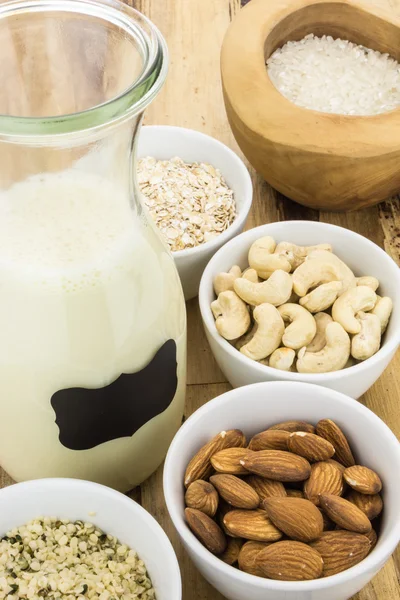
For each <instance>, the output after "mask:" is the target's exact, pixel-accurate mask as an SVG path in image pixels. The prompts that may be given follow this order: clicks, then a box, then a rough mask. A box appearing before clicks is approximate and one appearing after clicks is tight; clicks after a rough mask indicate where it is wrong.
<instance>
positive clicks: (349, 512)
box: [320, 494, 372, 533]
mask: <svg viewBox="0 0 400 600" xmlns="http://www.w3.org/2000/svg"><path fill="white" fill-rule="evenodd" d="M320 506H321V508H322V509H323V510H324V512H325V513H326V514H327V515H328V517H329V518H330V519H331V520H332V521H333V522H334V523H336V525H339V527H340V528H341V529H347V530H348V531H355V532H356V533H368V532H369V531H371V529H372V526H371V523H370V521H369V519H368V517H367V516H366V515H365V514H364V513H363V512H362V511H361V510H360V509H359V508H357V506H356V505H355V504H352V503H351V502H349V501H348V500H345V499H344V498H339V496H332V495H329V494H326V495H325V494H322V495H321V496H320Z"/></svg>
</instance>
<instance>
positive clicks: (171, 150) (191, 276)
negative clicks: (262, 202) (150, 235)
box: [137, 125, 253, 300]
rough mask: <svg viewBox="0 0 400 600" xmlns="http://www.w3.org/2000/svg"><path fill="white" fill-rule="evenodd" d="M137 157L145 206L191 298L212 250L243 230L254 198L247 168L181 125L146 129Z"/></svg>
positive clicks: (226, 150)
mask: <svg viewBox="0 0 400 600" xmlns="http://www.w3.org/2000/svg"><path fill="white" fill-rule="evenodd" d="M138 157H139V162H138V172H137V183H138V187H139V190H140V192H141V193H142V198H143V204H144V205H145V206H146V208H147V210H148V211H149V214H150V216H151V217H152V219H153V221H154V223H155V224H156V226H157V228H158V230H159V231H160V233H161V235H162V237H163V239H164V241H165V242H166V244H167V245H168V247H169V249H170V250H171V252H172V254H173V257H174V260H175V264H176V267H177V269H178V272H179V276H180V278H181V282H182V287H183V292H184V294H185V299H186V300H190V299H191V298H194V297H195V296H197V293H198V290H199V283H200V278H201V276H202V273H203V271H204V268H205V266H206V265H207V263H208V261H209V260H210V258H211V257H212V256H213V254H215V252H216V251H217V250H218V249H219V248H221V246H223V244H225V243H226V242H227V241H228V240H230V239H231V238H233V237H234V236H235V235H238V233H240V232H241V231H243V227H244V224H245V222H246V219H247V215H248V213H249V210H250V207H251V203H252V199H253V188H252V183H251V179H250V175H249V172H248V170H247V168H246V167H245V165H244V163H243V161H242V160H241V159H240V158H239V156H238V155H237V154H235V152H233V151H232V150H231V149H230V148H228V146H225V144H222V143H221V142H220V141H218V140H216V139H214V138H212V137H210V136H208V135H205V134H204V133H201V132H200V131H194V130H193V129H185V128H183V127H172V126H163V125H151V126H146V127H143V128H142V130H141V132H140V137H139V144H138Z"/></svg>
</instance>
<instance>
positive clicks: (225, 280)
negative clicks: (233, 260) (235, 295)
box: [214, 265, 242, 296]
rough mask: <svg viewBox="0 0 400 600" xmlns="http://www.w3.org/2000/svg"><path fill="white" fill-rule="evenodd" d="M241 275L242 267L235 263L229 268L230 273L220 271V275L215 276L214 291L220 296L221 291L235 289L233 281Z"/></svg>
mask: <svg viewBox="0 0 400 600" xmlns="http://www.w3.org/2000/svg"><path fill="white" fill-rule="evenodd" d="M241 276H242V269H241V268H240V267H238V266H237V265H234V266H233V267H232V268H231V269H229V271H228V273H218V275H216V276H215V277H214V291H215V293H216V295H217V296H219V295H220V293H221V292H226V291H227V290H233V282H234V281H235V279H237V278H238V277H241Z"/></svg>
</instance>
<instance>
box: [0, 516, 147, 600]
mask: <svg viewBox="0 0 400 600" xmlns="http://www.w3.org/2000/svg"><path fill="white" fill-rule="evenodd" d="M0 598H7V600H25V599H32V600H42V599H43V598H46V599H47V600H70V599H71V600H76V599H78V600H85V599H86V598H90V599H92V600H156V595H155V591H154V589H153V586H152V583H151V581H150V578H149V576H148V574H147V570H146V566H145V565H144V563H143V561H142V560H140V559H139V557H138V555H137V554H136V553H135V552H134V551H133V550H131V549H130V548H128V546H126V545H125V544H121V543H120V542H119V541H118V540H117V539H116V538H115V537H113V536H112V535H107V534H105V533H103V532H102V531H101V530H100V529H99V528H98V527H96V526H95V525H92V524H91V523H83V522H82V521H76V522H74V523H71V522H70V521H68V520H58V519H55V518H48V517H46V518H40V519H36V520H34V521H31V522H30V523H28V524H27V525H23V526H22V527H18V528H15V529H13V530H12V531H10V532H9V533H8V534H7V535H5V536H4V537H3V538H2V539H1V540H0Z"/></svg>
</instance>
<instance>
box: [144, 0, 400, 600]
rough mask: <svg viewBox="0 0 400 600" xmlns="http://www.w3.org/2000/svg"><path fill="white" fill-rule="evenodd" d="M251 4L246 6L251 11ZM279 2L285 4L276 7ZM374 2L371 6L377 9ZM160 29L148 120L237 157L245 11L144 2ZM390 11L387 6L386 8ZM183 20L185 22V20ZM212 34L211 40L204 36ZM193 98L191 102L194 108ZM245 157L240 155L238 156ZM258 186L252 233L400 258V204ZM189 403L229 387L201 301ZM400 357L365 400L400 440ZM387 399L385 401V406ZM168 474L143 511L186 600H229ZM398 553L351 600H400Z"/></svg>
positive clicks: (184, 0) (177, 1)
mask: <svg viewBox="0 0 400 600" xmlns="http://www.w3.org/2000/svg"><path fill="white" fill-rule="evenodd" d="M247 1H248V0H243V2H242V4H246V3H247ZM277 1H279V0H277ZM372 1H373V0H366V2H370V3H372ZM386 3H387V5H388V7H390V6H391V7H392V9H393V8H396V9H399V8H400V0H386ZM137 4H138V6H139V8H142V9H144V11H145V12H146V13H147V14H148V15H149V16H150V17H151V18H152V19H153V20H154V21H155V22H156V23H158V25H159V26H160V28H161V30H162V31H163V33H164V34H165V36H166V38H167V41H168V45H169V47H170V51H171V55H172V57H173V60H172V65H171V71H170V74H169V79H168V82H167V85H166V87H165V89H164V91H163V92H162V96H161V97H160V99H159V100H157V101H156V102H155V103H154V105H153V107H151V109H150V111H149V112H148V115H147V122H154V123H168V124H175V125H184V126H188V127H191V128H194V129H200V130H202V131H205V132H206V133H209V134H211V135H213V136H215V137H217V138H218V139H220V140H221V141H223V142H225V143H227V144H228V145H230V146H231V147H232V148H233V149H234V150H236V151H237V152H238V148H237V145H236V143H235V141H234V140H233V138H232V135H231V133H230V131H229V127H228V124H227V121H226V117H225V112H224V109H223V105H222V98H221V93H220V77H219V48H220V45H221V42H222V38H223V34H224V31H225V28H226V27H227V25H228V21H229V19H231V18H232V17H233V16H234V14H236V12H237V11H238V10H239V1H235V0H234V1H232V0H217V1H215V0H201V1H200V2H199V1H198V0H167V1H166V2H163V3H160V2H157V0H143V1H142V2H138V3H137ZM382 4H383V2H382ZM183 14H184V23H183V22H182V15H183ZM205 32H206V33H205ZM187 98H190V101H189V102H188V101H187ZM238 153H239V154H240V152H238ZM250 172H251V175H252V180H253V185H254V201H253V207H252V210H251V213H250V215H249V219H248V222H247V226H246V228H250V227H255V226H257V225H261V224H263V223H268V222H273V221H277V220H283V219H309V220H319V219H320V220H321V221H326V222H330V223H335V224H338V225H341V226H344V227H348V228H349V229H352V230H354V231H357V232H359V233H361V234H362V235H365V236H366V237H368V238H369V239H372V240H373V241H374V242H376V243H378V244H379V245H381V246H383V247H385V249H386V250H387V251H388V252H389V253H390V254H391V255H392V256H393V258H395V259H396V258H397V259H399V258H400V248H399V246H398V245H397V243H398V241H399V240H398V238H396V234H397V235H398V233H399V231H400V228H399V226H400V209H399V201H398V199H397V200H391V201H388V202H386V203H384V204H382V205H381V206H380V207H373V208H371V209H368V210H367V211H359V212H358V213H351V214H347V215H343V214H333V213H323V214H319V213H318V212H317V211H314V210H311V209H307V208H305V207H301V206H299V205H297V204H295V203H294V202H292V201H290V200H288V199H286V198H283V197H282V196H281V195H280V194H278V193H276V192H275V191H274V190H272V189H271V188H270V187H269V186H268V185H267V184H266V183H265V182H264V181H262V180H261V179H260V178H259V177H258V176H257V175H256V174H255V173H254V172H253V171H252V170H250ZM188 331H189V337H188V341H189V345H188V354H189V357H188V382H189V383H191V384H204V383H208V384H210V385H191V386H190V387H189V388H188V400H187V409H186V414H187V415H189V414H191V413H192V412H193V411H194V410H195V409H196V408H198V407H199V406H201V405H202V404H203V403H204V402H205V401H207V400H208V399H210V398H212V397H214V396H215V395H218V394H219V393H222V392H223V391H225V389H228V386H227V385H226V384H225V385H224V384H221V383H220V382H221V381H223V376H222V374H221V372H220V371H219V369H218V368H217V367H216V365H215V362H214V360H213V358H212V356H211V353H210V351H209V349H208V345H207V341H206V340H205V337H204V333H203V331H202V325H201V324H200V316H199V313H198V308H197V303H196V301H195V300H194V301H191V302H190V303H189V304H188ZM399 360H400V358H399V356H397V358H396V360H395V361H394V362H393V363H392V364H391V366H390V367H389V368H388V369H387V371H386V372H385V375H384V376H383V377H382V378H381V379H380V380H379V381H378V382H377V383H376V384H375V385H374V386H373V388H371V390H369V391H368V393H367V394H366V395H365V397H364V398H363V401H364V402H365V403H366V404H367V405H368V406H369V407H370V408H371V409H372V410H374V411H375V412H376V413H377V414H378V415H379V416H380V417H381V418H383V419H384V420H385V421H386V422H387V423H388V425H389V427H391V428H392V430H393V431H394V432H395V433H396V435H400V419H399V418H398V414H397V409H396V405H397V404H398V402H399V399H400V390H399V382H398V378H397V377H396V370H397V372H399V371H398V369H399V366H400V363H399ZM383 399H384V401H383ZM161 484H162V480H161V470H160V471H159V472H158V473H157V474H155V475H154V476H153V478H152V479H151V480H149V481H148V482H146V483H145V484H143V485H142V501H143V505H144V506H145V507H146V508H147V509H149V510H150V512H152V514H154V515H155V516H156V518H158V519H159V521H160V523H161V524H162V526H163V527H164V528H165V529H166V531H167V533H168V535H169V536H170V538H171V540H172V541H173V544H174V546H175V548H176V550H177V554H178V559H179V561H180V564H181V570H182V576H183V587H184V591H183V597H184V599H185V600H200V599H201V600H222V597H221V596H220V595H219V594H217V593H216V592H215V590H213V589H212V588H211V587H210V586H209V585H208V584H207V583H206V582H205V581H204V580H203V579H202V578H201V577H200V576H199V575H198V573H197V572H196V570H195V568H194V567H193V565H192V563H191V562H190V561H189V559H188V557H187V555H186V553H185V552H184V551H183V549H182V546H181V544H180V543H179V541H178V540H177V537H176V533H175V532H174V531H173V529H172V528H171V523H170V520H169V517H168V515H167V514H166V511H165V506H164V503H163V498H162V496H161V493H160V490H161ZM399 570H400V557H399V553H397V554H396V556H395V559H391V560H390V561H389V562H388V564H387V565H386V566H385V568H384V569H383V570H382V571H381V572H380V573H379V575H378V576H377V577H376V578H375V579H374V580H373V581H372V582H371V583H370V585H368V586H367V587H366V588H364V590H362V591H361V592H360V593H359V594H357V595H356V596H355V597H354V598H353V599H352V600H386V598H390V599H391V600H400V592H399V589H398V580H399V579H398V576H399Z"/></svg>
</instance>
